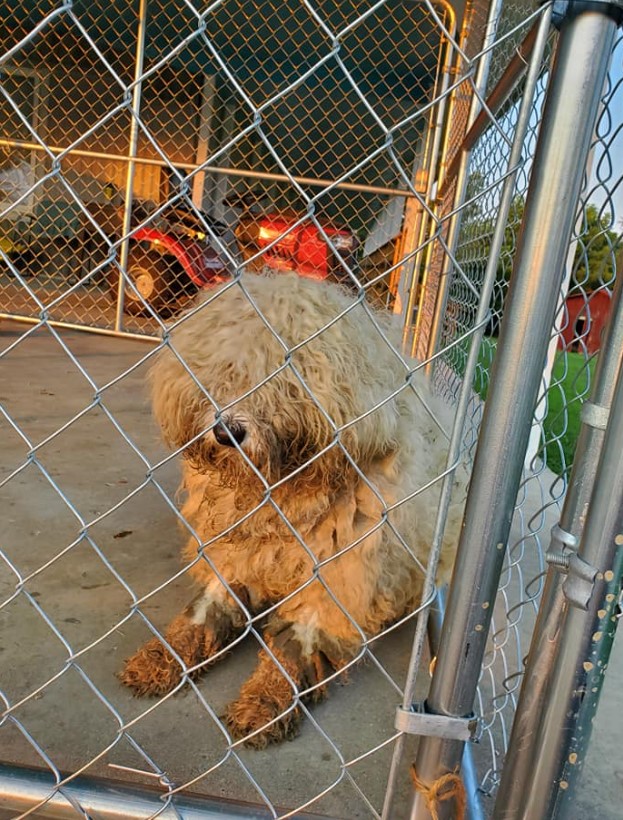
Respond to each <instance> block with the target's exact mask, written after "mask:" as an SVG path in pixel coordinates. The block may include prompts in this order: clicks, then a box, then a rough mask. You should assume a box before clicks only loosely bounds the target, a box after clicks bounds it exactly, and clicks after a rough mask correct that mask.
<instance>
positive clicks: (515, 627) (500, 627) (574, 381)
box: [436, 13, 623, 796]
mask: <svg viewBox="0 0 623 820" xmlns="http://www.w3.org/2000/svg"><path fill="white" fill-rule="evenodd" d="M510 17H511V18H512V19H513V20H516V19H517V15H516V14H512V13H511V15H510ZM503 29H504V26H501V29H500V31H503ZM622 48H623V41H622V40H621V38H619V39H618V40H617V43H616V45H615V49H614V52H613V60H612V66H611V70H610V75H609V80H608V85H607V87H606V89H605V90H604V95H603V99H602V104H603V109H602V113H601V115H600V118H599V121H598V126H597V129H596V136H595V140H594V144H593V147H592V148H593V157H592V171H591V172H590V174H589V175H588V176H587V179H586V181H585V186H584V190H583V193H582V198H581V201H580V203H579V210H578V222H577V225H576V231H575V233H574V236H573V238H572V245H571V249H570V257H569V261H568V271H569V276H568V279H567V280H566V282H565V285H564V286H563V289H562V290H561V301H560V308H559V313H558V317H557V320H556V327H555V329H554V331H553V334H552V341H551V345H550V354H549V359H548V366H547V368H546V371H545V374H544V379H543V386H542V393H541V396H540V398H539V402H538V406H537V410H536V417H535V418H536V420H535V427H534V430H533V436H532V441H531V445H530V449H529V455H528V461H527V464H526V469H525V473H524V478H523V481H522V485H521V487H520V491H519V494H518V497H517V500H516V508H515V517H514V522H513V529H512V532H511V538H510V540H509V549H508V553H507V560H506V564H505V568H504V571H503V574H502V577H501V579H500V586H499V591H498V597H497V601H496V605H495V612H494V617H493V620H492V625H491V632H490V646H489V650H488V653H487V656H486V658H485V662H484V665H483V671H482V677H481V683H480V687H479V693H478V712H479V714H481V715H482V717H483V737H482V740H481V746H480V748H479V751H478V754H477V755H476V760H477V764H478V768H479V770H480V773H481V776H482V781H481V788H482V791H483V794H484V795H486V796H492V795H494V794H495V791H496V788H497V785H498V783H499V778H500V775H501V770H502V765H503V760H504V754H505V751H506V749H507V745H508V740H509V736H510V729H511V726H512V720H513V716H514V710H515V706H516V698H517V696H518V693H519V688H520V686H521V674H522V670H523V660H524V657H525V654H526V652H527V648H528V646H529V639H530V635H531V632H532V628H533V625H534V620H535V616H536V609H537V607H538V602H539V597H540V593H541V590H542V580H543V578H542V575H543V573H544V571H545V568H546V567H545V559H544V551H545V550H546V549H547V547H548V539H549V532H550V529H551V526H552V525H553V524H554V523H555V521H557V520H558V517H559V512H560V508H561V505H562V501H563V499H564V494H565V489H566V480H567V479H568V476H569V473H570V469H571V466H572V463H573V454H574V448H575V444H576V440H577V435H578V430H579V423H580V410H581V406H582V402H583V401H584V400H585V399H586V398H587V397H588V395H589V392H590V387H591V376H592V373H593V372H594V368H595V363H596V357H597V355H598V352H599V346H600V339H601V335H602V332H603V328H604V325H605V323H606V321H607V316H608V309H609V302H610V296H611V292H612V287H613V284H614V279H615V276H616V273H617V255H620V251H621V247H622V243H623V237H622V233H621V217H620V213H621V204H620V195H619V193H618V192H619V190H620V186H621V181H622V179H623V177H622V176H621V169H620V167H618V165H617V161H616V159H615V157H616V156H617V151H619V152H620V145H619V143H620V140H621V128H622V126H621V122H620V116H618V114H619V112H620V110H621V105H622V103H623V92H622V88H621V86H622V80H621V54H622ZM548 61H549V56H548V57H547V59H546V60H544V65H543V72H542V75H541V78H540V81H539V84H538V88H537V92H536V95H535V100H534V104H533V110H532V115H531V118H530V127H529V130H528V133H527V135H526V140H525V143H524V156H523V167H522V168H521V169H520V172H519V174H518V177H517V180H516V183H515V195H514V199H513V203H512V206H511V210H510V213H509V217H508V220H507V223H506V229H505V236H504V244H503V247H502V251H501V253H500V256H499V259H498V269H497V274H496V280H495V287H494V292H493V296H492V300H491V304H490V311H491V314H490V319H489V323H488V325H487V328H486V330H485V338H484V340H483V343H482V345H481V350H480V355H479V361H478V367H477V372H476V375H475V379H474V384H473V390H474V399H473V401H472V404H471V408H470V411H469V413H468V417H467V420H466V429H465V444H466V447H467V448H468V449H472V448H473V447H474V446H475V443H476V442H477V438H478V426H479V424H480V420H481V417H482V400H484V399H486V395H487V390H488V386H489V378H490V372H491V368H492V364H493V359H494V357H495V348H496V341H497V335H498V331H499V327H500V323H501V320H502V316H503V311H504V303H505V297H506V291H507V289H508V283H509V278H510V274H511V269H512V264H513V259H514V254H515V250H516V242H517V237H518V232H519V228H520V225H521V220H522V216H523V209H524V203H525V197H526V192H527V189H528V183H529V177H530V169H531V157H532V156H533V154H534V149H535V145H536V139H537V136H538V126H539V123H540V112H541V109H542V105H543V100H544V96H545V92H546V89H547V79H548V66H547V63H548ZM495 62H496V61H495V59H494V61H493V65H494V66H495ZM492 73H493V75H494V76H495V73H496V72H495V71H494V69H492ZM497 76H499V69H498V71H497ZM521 93H522V89H521V85H520V86H519V87H518V88H516V89H515V90H514V92H513V94H512V95H511V97H510V99H509V101H508V103H507V104H506V106H505V108H504V109H503V110H502V112H501V113H500V115H498V117H497V125H498V126H499V127H500V129H501V132H502V133H503V134H505V135H507V136H509V135H512V133H513V130H514V126H515V122H516V117H517V113H518V101H519V100H520V99H521ZM509 151H510V147H509V145H508V144H507V143H506V142H505V141H504V140H503V138H501V137H500V132H499V131H498V130H496V129H495V128H493V127H491V128H489V129H487V130H486V131H485V133H484V134H483V136H482V137H481V138H480V140H479V141H478V143H477V145H476V146H475V148H474V149H473V151H472V155H471V158H470V166H469V177H468V194H467V198H468V200H469V203H470V204H468V205H467V206H466V207H465V208H464V209H463V213H462V222H461V229H460V234H459V239H458V243H457V247H456V261H457V263H458V265H460V267H461V269H462V272H463V273H464V274H465V275H466V277H467V278H468V279H469V281H470V282H471V283H472V284H474V285H475V286H476V289H479V287H480V285H481V283H482V280H483V276H484V272H485V267H486V264H487V259H488V255H489V248H490V244H491V240H492V236H493V229H494V227H495V220H496V215H497V211H498V202H499V191H500V182H499V181H501V180H502V178H503V175H504V173H505V171H506V168H507V159H508V153H509ZM476 309H477V302H476V299H475V295H474V293H473V291H472V290H471V289H469V288H468V287H467V286H466V283H465V280H464V279H463V278H462V277H458V276H457V277H455V278H453V280H452V284H451V287H450V295H449V300H448V309H447V314H446V318H445V321H444V328H443V337H442V338H443V341H442V348H447V352H446V353H445V354H444V356H443V358H442V360H441V363H440V366H439V367H438V370H437V373H436V379H437V382H438V387H439V389H440V390H441V391H442V392H444V393H446V395H449V396H451V395H452V394H455V393H456V392H457V390H458V388H459V386H460V383H461V373H462V372H463V370H464V368H465V362H466V359H467V347H466V346H462V345H455V346H454V347H453V348H448V345H449V344H450V342H452V341H453V340H456V339H457V338H458V337H460V336H461V335H462V334H463V333H465V332H466V331H468V330H469V328H470V327H472V326H473V322H474V319H475V314H476Z"/></svg>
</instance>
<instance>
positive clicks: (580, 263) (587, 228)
mask: <svg viewBox="0 0 623 820" xmlns="http://www.w3.org/2000/svg"><path fill="white" fill-rule="evenodd" d="M483 187H484V180H483V178H482V174H480V173H476V174H473V175H471V176H470V180H469V182H468V198H473V197H477V195H478V193H479V191H480V190H482V188H483ZM524 210H525V199H524V197H523V195H521V194H518V195H517V196H516V197H515V198H514V200H513V202H512V204H511V207H510V211H509V215H508V219H507V222H506V227H505V230H504V242H503V244H502V248H501V250H500V253H499V255H498V259H497V273H496V280H495V284H494V289H493V297H492V300H491V310H492V313H493V316H494V319H493V321H492V323H491V326H490V328H489V332H490V333H493V334H495V333H496V332H497V329H498V325H499V317H500V316H501V313H502V309H503V306H504V300H505V298H506V293H507V290H508V283H509V281H510V276H511V272H512V267H513V261H514V258H515V253H516V250H517V241H518V238H519V231H520V228H521V223H522V221H523V215H524ZM602 211H603V209H602V210H600V209H599V207H598V206H597V205H596V204H595V203H592V202H591V203H589V204H588V205H586V207H585V208H584V212H583V215H582V221H581V224H580V225H579V227H578V230H577V237H576V238H577V244H576V250H575V256H574V260H573V270H572V280H571V281H572V283H573V284H574V285H575V286H576V287H581V288H582V289H583V290H584V291H586V292H587V293H590V292H591V291H593V290H596V289H597V288H600V287H602V286H603V285H604V284H605V285H610V286H612V283H613V280H614V275H615V265H616V254H617V251H618V250H620V249H621V248H622V247H623V237H622V236H621V235H620V234H618V233H617V232H616V231H613V230H612V224H613V221H612V215H611V214H610V213H609V212H607V211H603V212H602ZM494 229H495V217H494V216H493V217H489V216H485V215H484V214H483V212H482V210H481V208H480V207H479V204H478V199H476V200H475V201H474V202H472V203H471V204H470V205H468V206H467V208H466V209H465V211H464V213H463V218H462V221H461V235H460V239H459V258H460V261H461V266H462V268H463V270H464V271H465V273H466V274H467V275H468V276H469V277H470V279H471V280H472V281H473V283H474V284H475V285H476V286H478V285H479V284H480V283H481V282H482V279H483V277H484V272H485V269H486V266H487V260H488V258H489V253H490V251H491V240H492V237H493V232H494ZM573 284H572V286H573Z"/></svg>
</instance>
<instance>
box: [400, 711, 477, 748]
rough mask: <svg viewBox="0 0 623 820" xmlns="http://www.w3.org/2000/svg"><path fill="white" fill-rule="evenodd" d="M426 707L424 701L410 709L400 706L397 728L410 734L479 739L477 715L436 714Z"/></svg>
mask: <svg viewBox="0 0 623 820" xmlns="http://www.w3.org/2000/svg"><path fill="white" fill-rule="evenodd" d="M425 709H426V705H425V704H423V703H414V704H413V706H412V707H411V708H410V709H404V708H403V707H402V706H398V707H397V709H396V722H395V724H394V725H395V727H396V729H398V731H399V732H406V733H407V734H409V735H428V736H429V737H443V738H446V739H448V740H471V741H476V740H478V737H479V728H480V721H479V720H478V718H477V717H476V716H475V715H472V716H471V717H464V718H461V717H450V716H449V715H434V714H432V713H431V712H426V711H425Z"/></svg>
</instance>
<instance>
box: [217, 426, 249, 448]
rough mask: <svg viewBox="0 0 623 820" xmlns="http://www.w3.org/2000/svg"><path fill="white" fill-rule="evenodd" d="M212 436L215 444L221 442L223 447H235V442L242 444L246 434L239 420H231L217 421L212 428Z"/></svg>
mask: <svg viewBox="0 0 623 820" xmlns="http://www.w3.org/2000/svg"><path fill="white" fill-rule="evenodd" d="M212 432H213V434H214V438H215V439H216V442H217V444H222V445H223V446H224V447H235V446H236V444H242V442H243V441H244V440H245V438H246V436H247V431H246V428H245V426H244V425H243V424H242V423H241V422H239V421H234V420H233V419H232V420H231V421H226V422H219V423H218V424H217V425H215V427H214V429H213V431H212Z"/></svg>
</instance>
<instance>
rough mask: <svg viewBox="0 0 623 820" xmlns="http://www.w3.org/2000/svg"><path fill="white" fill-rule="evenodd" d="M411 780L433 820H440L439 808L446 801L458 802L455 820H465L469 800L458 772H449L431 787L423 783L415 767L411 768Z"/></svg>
mask: <svg viewBox="0 0 623 820" xmlns="http://www.w3.org/2000/svg"><path fill="white" fill-rule="evenodd" d="M411 779H412V780H413V785H414V787H415V790H416V791H417V792H419V793H420V794H421V795H422V796H423V798H424V800H425V801H426V808H427V809H428V810H429V812H430V816H431V817H432V819H433V820H439V813H438V811H437V806H438V804H439V803H444V802H445V801H446V800H453V799H454V801H455V802H456V814H454V815H453V820H464V817H465V805H466V803H467V799H466V796H465V786H464V785H463V781H462V780H461V776H460V775H459V774H457V772H448V773H447V774H444V775H442V776H441V777H440V778H438V779H437V780H435V781H434V782H433V783H431V784H430V786H427V785H426V783H422V781H421V780H420V779H419V777H418V776H417V772H416V771H415V766H411Z"/></svg>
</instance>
